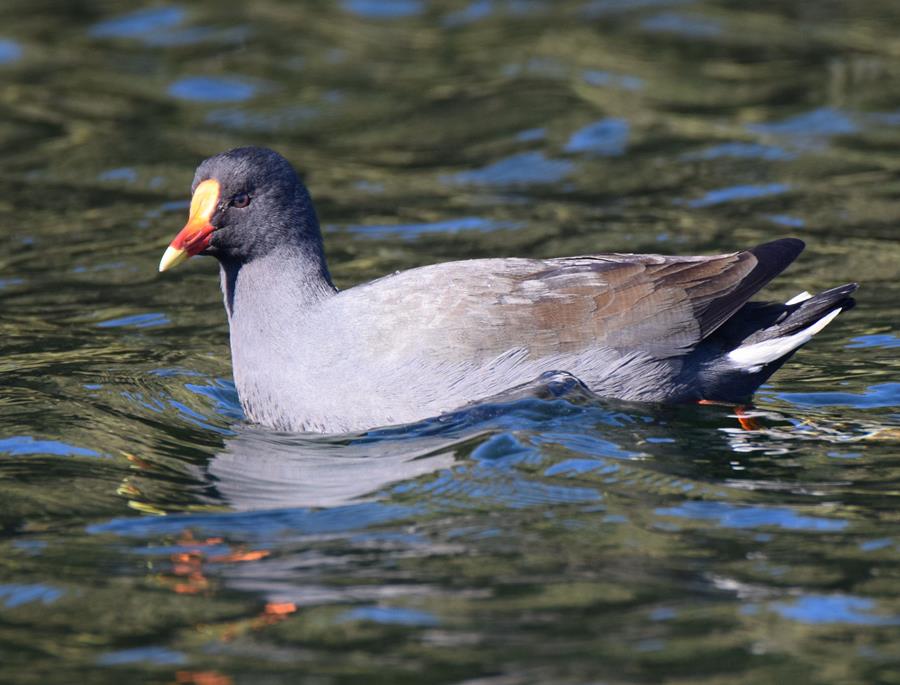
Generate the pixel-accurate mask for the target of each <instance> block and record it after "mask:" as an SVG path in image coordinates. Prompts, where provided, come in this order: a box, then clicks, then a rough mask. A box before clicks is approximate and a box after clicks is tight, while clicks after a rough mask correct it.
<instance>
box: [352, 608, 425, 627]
mask: <svg viewBox="0 0 900 685" xmlns="http://www.w3.org/2000/svg"><path fill="white" fill-rule="evenodd" d="M339 620H342V621H372V622H374V623H385V624H393V625H404V626H436V625H437V624H438V620H437V618H436V617H435V616H434V615H433V614H431V613H429V612H427V611H419V610H416V609H405V608H402V607H384V606H368V607H358V608H356V609H352V610H350V611H348V612H346V613H345V614H343V615H342V616H341V617H340V619H339Z"/></svg>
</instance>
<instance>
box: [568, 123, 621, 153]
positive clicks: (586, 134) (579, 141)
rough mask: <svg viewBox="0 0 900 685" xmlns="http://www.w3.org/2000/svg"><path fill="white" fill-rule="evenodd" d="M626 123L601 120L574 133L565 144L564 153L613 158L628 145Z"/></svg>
mask: <svg viewBox="0 0 900 685" xmlns="http://www.w3.org/2000/svg"><path fill="white" fill-rule="evenodd" d="M628 131H629V126H628V122H627V121H625V120H624V119H613V118H610V119H602V120H600V121H597V122H594V123H593V124H589V125H588V126H585V127H584V128H582V129H580V130H578V131H576V132H575V133H573V134H572V137H571V138H569V142H568V143H566V147H565V150H566V152H587V153H591V154H594V155H600V156H604V157H614V156H618V155H621V154H623V153H624V152H625V147H626V146H627V145H628Z"/></svg>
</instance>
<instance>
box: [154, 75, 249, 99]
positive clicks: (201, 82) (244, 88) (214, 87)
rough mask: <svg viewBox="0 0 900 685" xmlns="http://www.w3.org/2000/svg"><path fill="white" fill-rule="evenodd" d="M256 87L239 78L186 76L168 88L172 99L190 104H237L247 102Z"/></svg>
mask: <svg viewBox="0 0 900 685" xmlns="http://www.w3.org/2000/svg"><path fill="white" fill-rule="evenodd" d="M256 91H257V87H256V86H255V85H254V84H252V83H248V82H247V81H244V80H242V79H239V78H235V77H225V76H188V77H185V78H182V79H179V80H178V81H175V82H174V83H173V84H172V85H170V86H169V89H168V93H169V95H171V96H172V97H176V98H179V99H181V100H190V101H192V102H237V101H241V100H249V99H250V98H252V97H253V96H254V95H255V94H256Z"/></svg>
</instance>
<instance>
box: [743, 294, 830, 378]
mask: <svg viewBox="0 0 900 685" xmlns="http://www.w3.org/2000/svg"><path fill="white" fill-rule="evenodd" d="M797 297H799V295H798V296H797ZM796 299H797V298H796V297H795V298H793V300H796ZM804 299H807V298H804ZM793 300H792V301H791V302H793ZM791 302H788V304H790V303H791ZM801 302H802V300H801ZM840 313H841V309H840V308H838V309H835V310H832V311H830V312H828V313H827V314H826V315H825V316H823V317H822V318H821V319H819V320H818V321H816V322H815V323H814V324H812V325H811V326H808V327H806V328H804V329H803V330H802V331H797V332H796V333H794V334H793V335H785V336H782V337H781V338H773V339H772V340H763V341H762V342H758V343H752V344H750V345H741V346H740V347H738V348H737V349H736V350H732V351H731V352H729V353H728V359H730V360H731V361H732V362H733V363H734V364H735V366H737V367H739V368H740V369H742V370H743V371H746V372H747V373H756V372H757V371H760V370H761V369H762V367H763V366H765V365H766V364H770V363H771V362H774V361H775V360H776V359H781V358H782V357H783V356H784V355H786V354H788V353H789V352H792V351H793V350H796V349H797V348H798V347H800V346H801V345H804V344H806V343H808V342H809V341H810V340H811V339H812V337H813V336H814V335H815V334H816V333H818V332H819V331H821V330H822V329H823V328H825V326H827V325H828V324H830V323H831V322H832V320H833V319H834V317H836V316H837V315H838V314H840Z"/></svg>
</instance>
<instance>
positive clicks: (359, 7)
mask: <svg viewBox="0 0 900 685" xmlns="http://www.w3.org/2000/svg"><path fill="white" fill-rule="evenodd" d="M341 7H343V8H344V10H345V11H347V12H351V13H353V14H358V15H359V16H362V17H368V18H370V19H394V18H399V17H410V16H413V15H416V14H421V13H422V11H423V10H424V9H425V6H424V5H423V4H422V2H421V0H341Z"/></svg>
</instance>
